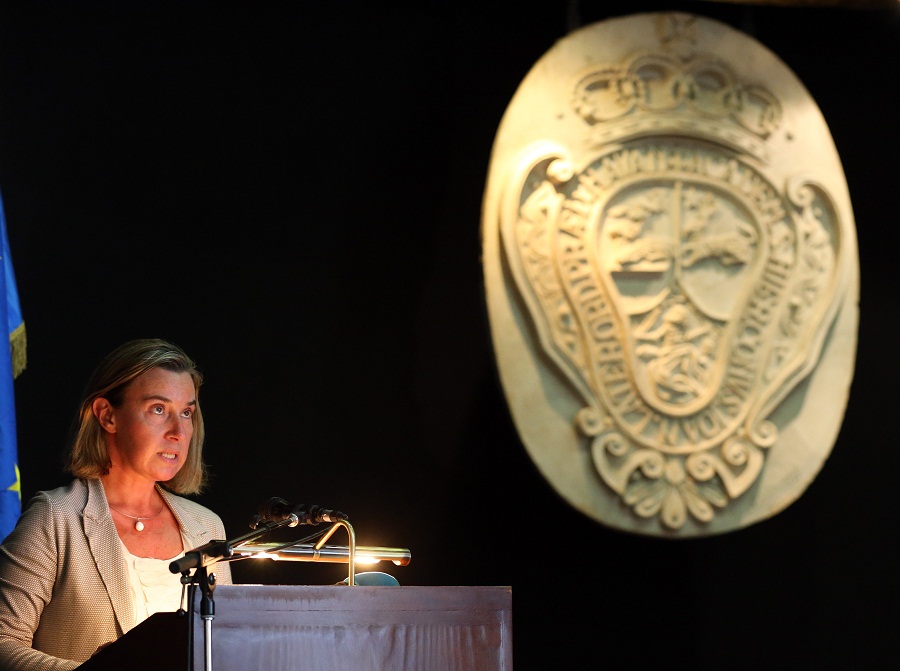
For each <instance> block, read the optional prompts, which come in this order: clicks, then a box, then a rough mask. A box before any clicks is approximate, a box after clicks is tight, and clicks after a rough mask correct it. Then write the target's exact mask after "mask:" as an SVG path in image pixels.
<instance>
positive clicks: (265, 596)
mask: <svg viewBox="0 0 900 671" xmlns="http://www.w3.org/2000/svg"><path fill="white" fill-rule="evenodd" d="M213 597H214V598H213V600H214V605H215V614H214V618H213V619H212V621H211V625H210V627H209V629H210V634H211V635H210V649H211V655H210V659H209V662H210V664H211V667H212V670H213V671H342V670H343V669H347V670H350V669H352V670H353V671H459V670H460V669H465V670H466V671H512V590H511V588H510V587H381V586H379V587H365V586H352V587H349V586H336V585H321V586H294V585H220V586H218V587H216V588H215V591H214V594H213ZM200 598H201V594H200V592H199V590H195V591H194V609H193V614H192V615H190V616H189V615H187V614H184V615H179V614H176V613H157V614H156V615H153V616H152V617H150V618H149V619H148V620H146V621H145V622H143V623H141V624H140V625H138V626H137V627H135V628H134V629H132V630H131V631H130V632H128V633H127V634H125V636H123V637H122V638H120V639H119V640H118V641H116V642H115V643H114V644H112V645H110V646H109V647H108V648H106V649H104V650H103V651H102V652H100V653H99V654H97V655H95V656H94V657H93V658H91V659H90V660H88V661H87V662H85V663H84V664H82V665H81V666H80V667H79V669H81V670H83V671H111V670H112V669H115V670H116V671H122V670H125V669H127V670H128V671H143V670H144V669H147V670H151V669H152V670H153V671H159V670H161V669H166V671H177V670H179V669H182V670H184V671H203V669H205V668H206V664H207V658H206V640H205V631H204V624H203V623H202V622H201V618H200V615H199V613H200V605H199V601H200ZM191 620H193V621H191Z"/></svg>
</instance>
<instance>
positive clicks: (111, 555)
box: [84, 480, 134, 634]
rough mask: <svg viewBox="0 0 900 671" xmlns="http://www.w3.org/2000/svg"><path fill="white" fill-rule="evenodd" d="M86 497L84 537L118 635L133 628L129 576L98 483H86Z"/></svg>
mask: <svg viewBox="0 0 900 671" xmlns="http://www.w3.org/2000/svg"><path fill="white" fill-rule="evenodd" d="M85 482H86V484H87V490H88V496H87V504H86V505H85V508H84V533H85V536H87V540H88V545H89V546H90V548H91V554H92V555H93V557H94V563H95V564H96V566H97V571H98V572H99V573H100V578H101V579H102V580H103V584H104V586H105V587H106V592H107V594H108V595H109V600H110V601H111V602H112V606H113V611H114V612H115V614H116V621H117V622H118V625H119V628H120V629H121V633H123V634H124V633H125V632H127V631H129V630H130V629H131V628H132V627H134V606H133V605H132V603H131V590H130V589H129V587H128V573H127V569H126V567H125V556H124V555H123V554H122V544H121V542H120V540H119V535H118V533H117V532H116V525H115V524H114V523H113V521H112V517H111V516H110V512H109V505H108V504H107V503H106V496H105V494H104V492H103V484H102V483H101V482H100V480H87V481H85Z"/></svg>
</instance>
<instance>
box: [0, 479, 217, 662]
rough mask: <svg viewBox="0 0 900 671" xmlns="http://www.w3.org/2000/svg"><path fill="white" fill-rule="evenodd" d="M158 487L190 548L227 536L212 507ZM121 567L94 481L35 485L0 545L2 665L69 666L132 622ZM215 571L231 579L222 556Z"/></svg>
mask: <svg viewBox="0 0 900 671" xmlns="http://www.w3.org/2000/svg"><path fill="white" fill-rule="evenodd" d="M160 493H161V494H162V496H163V498H164V499H165V501H166V503H167V504H168V506H169V508H171V510H172V513H173V514H174V515H175V519H177V520H178V523H179V524H180V525H181V533H182V534H183V535H184V537H185V538H186V542H187V544H188V549H192V548H195V547H198V546H200V545H203V544H204V543H207V542H209V541H211V540H224V539H226V536H225V528H224V526H223V524H222V520H221V519H220V518H219V516H218V515H216V514H215V513H213V512H212V511H211V510H209V509H207V508H204V507H203V506H201V505H200V504H199V503H196V502H194V501H191V500H189V499H185V498H183V497H180V496H175V495H174V494H171V493H169V492H166V491H165V490H163V489H160ZM126 571H127V569H126V567H125V556H124V553H123V551H122V546H121V543H120V542H119V539H118V535H117V533H116V527H115V524H114V523H113V521H112V517H111V516H110V512H109V506H108V505H107V503H106V496H105V494H104V492H103V485H102V484H101V482H100V481H99V480H74V481H73V482H72V483H71V484H69V485H68V486H66V487H60V488H59V489H54V490H52V491H49V492H38V494H37V495H36V496H35V497H34V498H33V499H32V500H31V501H30V502H29V504H28V507H27V508H26V510H25V512H23V513H22V516H21V518H19V521H18V523H17V524H16V528H15V530H13V532H12V533H11V534H10V535H9V536H8V537H7V538H6V540H5V541H4V542H3V545H0V671H59V670H63V669H74V668H75V667H77V666H78V664H79V663H80V662H83V661H84V660H86V659H88V658H89V657H90V656H91V655H92V654H93V653H94V651H95V650H96V649H97V646H99V645H101V644H103V643H108V642H109V641H114V640H115V639H117V638H118V637H119V636H121V635H122V634H124V633H125V632H127V631H128V630H129V629H131V628H132V627H134V626H135V624H136V623H135V621H134V613H133V606H132V603H131V593H130V590H129V589H128V584H129V583H128V575H127V572H126ZM215 573H216V578H217V582H218V584H230V583H231V568H230V567H229V566H228V564H227V563H225V562H222V563H219V564H216V566H215ZM71 660H74V661H71Z"/></svg>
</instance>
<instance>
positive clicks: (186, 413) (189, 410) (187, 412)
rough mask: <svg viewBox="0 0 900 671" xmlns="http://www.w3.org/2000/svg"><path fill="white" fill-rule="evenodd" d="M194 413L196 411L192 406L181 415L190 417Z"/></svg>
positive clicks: (186, 417)
mask: <svg viewBox="0 0 900 671" xmlns="http://www.w3.org/2000/svg"><path fill="white" fill-rule="evenodd" d="M193 414H194V411H193V410H191V409H190V408H188V409H187V410H185V411H184V412H182V413H181V416H182V417H184V418H185V419H190V418H191V415H193Z"/></svg>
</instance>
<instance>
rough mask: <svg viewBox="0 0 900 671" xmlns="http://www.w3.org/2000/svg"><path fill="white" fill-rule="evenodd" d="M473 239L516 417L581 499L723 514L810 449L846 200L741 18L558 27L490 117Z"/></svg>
mask: <svg viewBox="0 0 900 671" xmlns="http://www.w3.org/2000/svg"><path fill="white" fill-rule="evenodd" d="M483 244H484V252H485V254H484V269H485V277H486V291H487V299H488V309H489V314H490V318H491V330H492V336H493V341H494V345H495V351H496V355H497V362H498V367H499V370H500V374H501V380H502V382H503V386H504V390H505V393H506V396H507V400H508V403H509V405H510V408H511V411H512V415H513V418H514V420H515V422H516V425H517V428H518V430H519V433H520V435H521V437H522V439H523V442H524V443H525V446H526V448H527V449H528V450H529V453H530V455H531V456H532V458H533V459H534V460H535V462H536V464H537V465H538V467H539V468H540V470H541V471H542V473H543V474H544V475H545V477H546V478H547V479H548V480H549V482H550V483H551V484H552V485H553V486H554V488H556V489H557V490H558V492H559V493H560V494H561V495H562V496H563V497H564V498H566V499H567V500H568V501H569V502H570V503H571V504H572V505H574V506H575V507H576V508H578V509H579V510H581V511H582V512H584V513H585V514H587V515H589V516H591V517H594V518H595V519H597V520H598V521H600V522H602V523H605V524H607V525H610V526H612V527H615V528H619V529H622V530H626V531H632V532H636V533H642V534H649V535H660V536H665V537H689V536H698V535H708V534H714V533H721V532H724V531H729V530H732V529H736V528H739V527H742V526H745V525H747V524H750V523H753V522H756V521H759V520H761V519H764V518H766V517H769V516H771V515H772V514H774V513H776V512H778V511H780V510H782V509H783V508H784V507H786V506H787V505H788V504H789V503H791V502H792V501H793V500H795V499H796V498H797V497H798V496H799V495H800V494H801V493H802V492H803V491H804V490H805V488H806V487H807V486H808V484H809V483H810V482H811V481H812V479H813V478H814V477H815V475H816V473H817V472H818V471H819V470H820V468H821V467H822V465H823V463H824V460H825V459H826V457H827V455H828V454H829V452H830V450H831V449H832V446H833V444H834V441H835V439H836V436H837V432H838V430H839V427H840V423H841V421H842V417H843V412H844V409H845V407H846V402H847V393H848V389H849V385H850V381H851V378H852V372H853V362H854V356H855V347H856V329H857V320H858V316H857V302H858V279H857V278H858V261H857V252H856V244H855V232H854V224H853V217H852V212H851V209H850V202H849V196H848V194H847V187H846V182H845V180H844V176H843V172H842V169H841V165H840V161H839V159H838V156H837V152H836V149H835V147H834V144H833V142H832V140H831V136H830V134H829V132H828V129H827V126H826V125H825V122H824V120H823V118H822V115H821V113H820V111H819V110H818V108H817V106H816V105H815V103H814V101H813V100H812V98H811V97H810V96H809V94H808V93H807V92H806V90H805V89H804V88H803V86H802V84H800V82H799V81H797V79H796V77H795V76H794V75H793V74H792V73H791V72H790V71H789V70H788V68H787V67H786V66H785V65H784V64H783V63H781V62H780V61H779V60H778V59H777V58H776V57H775V56H774V55H773V54H771V53H770V52H769V51H767V50H766V49H765V48H764V47H763V46H761V45H760V44H758V43H756V42H755V41H754V40H753V39H752V38H750V37H748V36H746V35H744V34H742V33H740V32H738V31H736V30H733V29H731V28H729V27H727V26H725V25H723V24H721V23H718V22H715V21H711V20H708V19H704V18H701V17H697V16H692V15H686V14H638V15H633V16H629V17H623V18H618V19H612V20H609V21H604V22H601V23H598V24H594V25H593V26H588V27H586V28H583V29H580V30H579V31H576V32H575V33H572V34H571V35H569V36H567V37H566V38H564V39H563V40H561V41H560V42H559V43H558V44H557V45H556V46H555V47H554V48H553V49H551V51H549V52H548V53H547V54H546V55H545V56H544V58H543V59H542V60H541V61H539V62H538V63H537V64H536V65H535V67H534V68H533V70H532V71H531V73H529V75H528V76H527V77H526V79H525V80H524V81H523V83H522V85H521V86H520V89H519V91H518V92H517V94H516V96H515V97H514V98H513V101H512V102H511V104H510V107H509V109H508V110H507V113H506V115H505V116H504V119H503V122H502V124H501V127H500V130H499V131H498V135H497V139H496V143H495V147H494V152H493V155H492V159H491V168H490V175H489V179H488V186H487V190H486V194H485V202H484V220H483Z"/></svg>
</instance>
